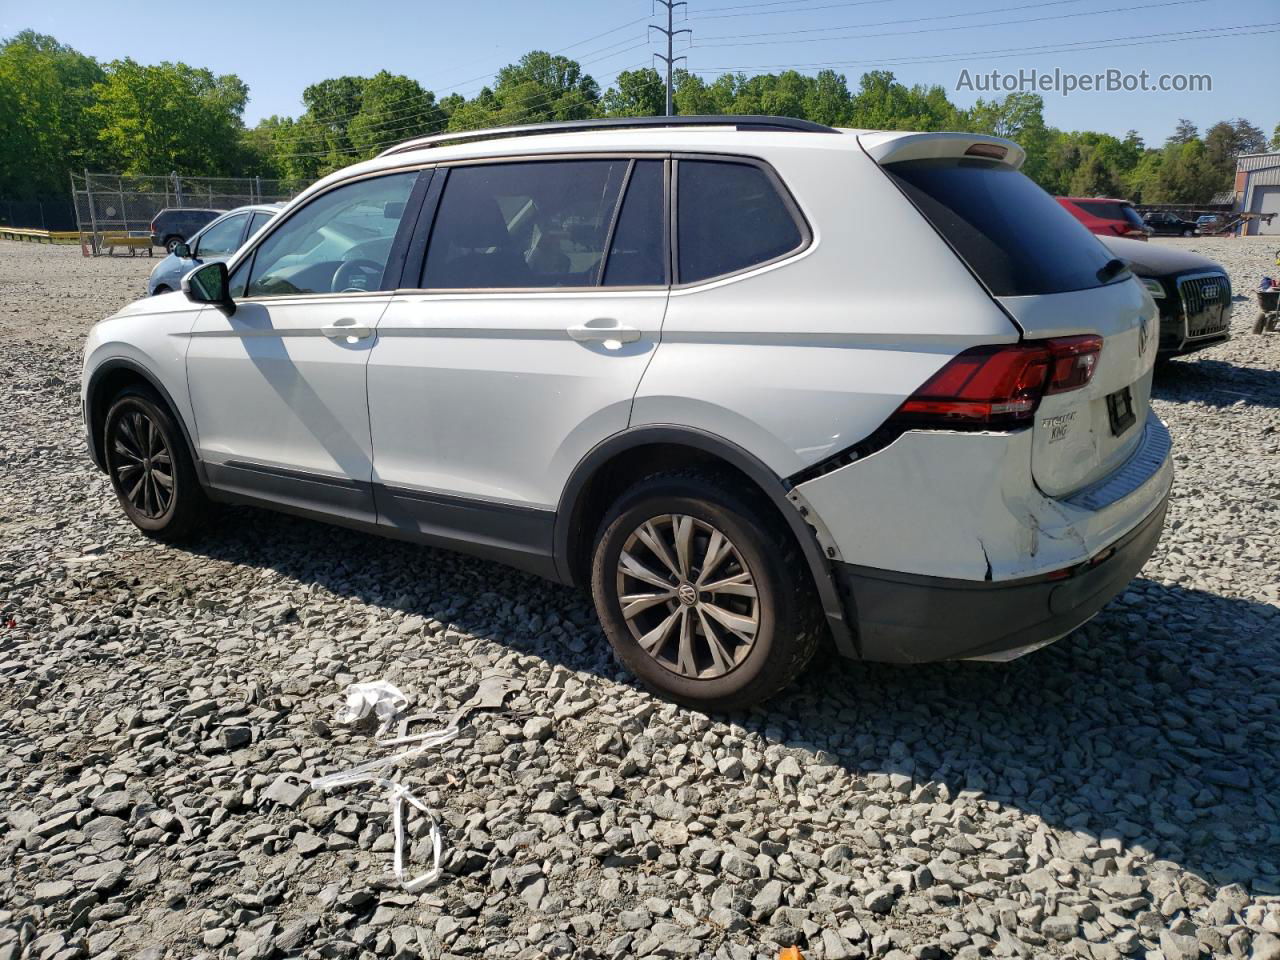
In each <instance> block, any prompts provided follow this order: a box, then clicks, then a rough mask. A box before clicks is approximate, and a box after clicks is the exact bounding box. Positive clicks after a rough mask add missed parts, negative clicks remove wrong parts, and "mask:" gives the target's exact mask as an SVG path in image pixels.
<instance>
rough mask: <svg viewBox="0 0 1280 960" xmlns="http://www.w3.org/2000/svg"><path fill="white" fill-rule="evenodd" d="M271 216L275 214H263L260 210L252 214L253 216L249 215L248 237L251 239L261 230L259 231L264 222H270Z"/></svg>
mask: <svg viewBox="0 0 1280 960" xmlns="http://www.w3.org/2000/svg"><path fill="white" fill-rule="evenodd" d="M273 216H275V214H273V213H263V212H262V211H261V210H259V211H258V212H256V213H254V214H252V215H250V217H249V236H251V237H252V236H253V235H254V234H255V233H257V232H258V231H259V230H261V229H262V228H263V227H264V226H265V225H266V222H267V221H268V220H270V219H271V218H272V217H273Z"/></svg>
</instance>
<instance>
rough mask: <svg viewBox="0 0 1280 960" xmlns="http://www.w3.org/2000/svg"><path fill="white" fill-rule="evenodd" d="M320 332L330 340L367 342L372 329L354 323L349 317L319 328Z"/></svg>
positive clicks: (371, 334)
mask: <svg viewBox="0 0 1280 960" xmlns="http://www.w3.org/2000/svg"><path fill="white" fill-rule="evenodd" d="M320 332H321V333H323V334H324V335H325V336H326V337H328V338H329V339H330V340H343V341H346V342H347V343H355V342H356V341H357V340H367V339H368V338H369V337H371V336H373V330H372V329H370V328H369V327H367V326H365V325H364V324H363V323H356V322H355V320H353V319H352V318H351V317H343V318H342V319H341V320H335V321H333V323H326V324H325V325H324V326H323V327H321V328H320Z"/></svg>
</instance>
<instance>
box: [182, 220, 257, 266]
mask: <svg viewBox="0 0 1280 960" xmlns="http://www.w3.org/2000/svg"><path fill="white" fill-rule="evenodd" d="M247 217H248V215H247V214H243V213H241V214H237V215H236V216H234V217H227V219H225V220H219V221H218V222H217V223H215V224H213V225H212V226H210V227H209V228H208V229H206V230H205V231H204V233H202V234H200V236H199V237H198V238H197V239H196V248H195V250H193V251H192V253H194V254H195V255H196V256H197V257H225V256H227V255H228V254H231V253H233V252H235V250H236V248H237V247H239V246H240V235H241V234H242V233H244V222H245V220H246V218H247Z"/></svg>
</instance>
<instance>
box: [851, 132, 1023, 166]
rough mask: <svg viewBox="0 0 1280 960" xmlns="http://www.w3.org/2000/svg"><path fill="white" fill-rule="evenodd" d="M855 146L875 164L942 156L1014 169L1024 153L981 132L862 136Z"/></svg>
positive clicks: (930, 158) (1016, 146)
mask: <svg viewBox="0 0 1280 960" xmlns="http://www.w3.org/2000/svg"><path fill="white" fill-rule="evenodd" d="M858 143H860V144H861V145H862V149H863V150H865V151H866V152H867V156H869V157H871V159H872V160H874V161H875V162H876V163H878V164H881V165H884V164H886V163H896V162H897V161H899V160H933V159H938V158H941V157H981V158H983V159H985V160H996V161H999V162H1000V163H1004V164H1007V165H1008V166H1010V167H1012V168H1013V169H1014V170H1017V169H1018V168H1019V167H1021V166H1022V162H1023V161H1024V160H1026V159H1027V152H1026V151H1025V150H1023V149H1022V148H1021V147H1020V146H1018V145H1017V144H1016V143H1014V142H1013V141H1012V140H1003V139H1001V138H1000V137H989V136H986V135H985V134H981V133H894V132H892V131H885V132H881V133H863V134H859V135H858Z"/></svg>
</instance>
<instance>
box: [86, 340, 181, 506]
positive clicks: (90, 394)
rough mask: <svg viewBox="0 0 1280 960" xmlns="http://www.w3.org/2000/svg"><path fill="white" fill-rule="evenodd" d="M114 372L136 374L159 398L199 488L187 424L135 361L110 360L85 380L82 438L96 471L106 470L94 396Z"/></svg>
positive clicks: (97, 400) (161, 387) (153, 378)
mask: <svg viewBox="0 0 1280 960" xmlns="http://www.w3.org/2000/svg"><path fill="white" fill-rule="evenodd" d="M116 370H128V371H129V372H130V373H136V374H137V375H138V376H139V377H141V378H142V379H143V380H144V381H146V383H147V385H148V386H149V387H151V388H152V389H153V390H155V392H156V393H158V394H159V395H160V398H161V399H162V400H163V401H164V402H165V404H166V405H167V406H168V408H169V413H170V415H171V416H172V417H173V419H174V421H175V422H176V423H177V424H178V429H179V430H181V431H182V439H183V440H184V441H185V442H186V444H187V452H188V453H190V454H191V461H192V465H193V466H194V467H195V469H196V475H197V477H198V478H199V480H200V482H201V483H202V484H204V483H205V476H204V464H202V463H201V462H200V451H199V448H198V447H197V446H196V444H195V438H194V437H192V436H191V431H190V430H188V429H187V423H186V421H185V420H183V418H182V414H181V413H180V412H179V408H178V405H177V404H176V403H174V402H173V395H172V394H171V393H169V391H168V390H167V389H165V386H164V384H163V383H161V382H160V380H159V378H158V377H156V376H155V375H154V374H153V373H152V372H151V371H150V370H148V369H147V368H146V367H144V366H143V365H142V364H140V363H138V362H137V361H136V360H130V359H128V358H127V357H113V358H112V359H110V360H104V361H103V362H102V363H101V364H99V365H98V367H97V368H95V369H94V371H93V373H92V374H91V375H90V377H89V387H88V389H87V390H86V391H85V411H84V422H85V435H86V437H87V438H88V442H89V456H91V457H92V458H93V462H94V463H95V464H97V466H98V469H99V470H102V471H103V472H104V473H105V472H106V469H107V462H106V460H107V458H106V452H105V451H104V450H103V449H102V448H101V444H100V443H99V441H100V440H101V437H99V436H98V435H97V431H96V430H94V429H93V422H94V416H95V414H96V413H97V412H98V405H99V404H101V403H102V402H103V400H104V399H105V398H103V397H100V396H99V395H98V394H99V392H100V390H101V388H102V381H103V379H104V378H105V377H106V376H107V374H109V373H114V372H115V371H116ZM101 412H102V417H103V419H104V420H105V419H106V414H107V412H106V410H102V411H101Z"/></svg>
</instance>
